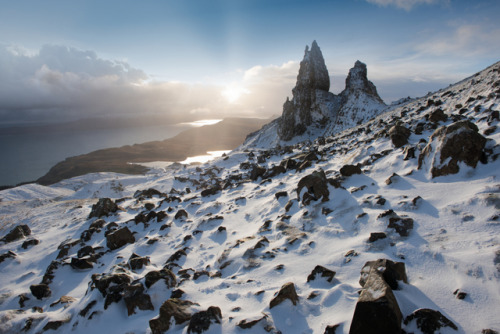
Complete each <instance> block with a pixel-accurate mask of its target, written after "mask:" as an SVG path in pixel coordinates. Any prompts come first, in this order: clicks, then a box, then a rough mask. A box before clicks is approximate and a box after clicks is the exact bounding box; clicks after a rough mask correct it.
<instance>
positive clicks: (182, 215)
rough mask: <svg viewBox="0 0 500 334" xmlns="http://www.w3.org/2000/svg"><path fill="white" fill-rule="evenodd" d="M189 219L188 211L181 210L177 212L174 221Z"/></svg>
mask: <svg viewBox="0 0 500 334" xmlns="http://www.w3.org/2000/svg"><path fill="white" fill-rule="evenodd" d="M187 217H188V213H187V212H186V210H184V209H180V210H179V211H177V213H176V214H175V217H174V219H181V218H187Z"/></svg>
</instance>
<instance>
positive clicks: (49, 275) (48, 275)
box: [42, 261, 60, 284]
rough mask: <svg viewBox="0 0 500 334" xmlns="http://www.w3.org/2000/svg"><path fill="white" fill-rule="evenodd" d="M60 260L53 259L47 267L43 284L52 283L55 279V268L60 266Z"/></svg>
mask: <svg viewBox="0 0 500 334" xmlns="http://www.w3.org/2000/svg"><path fill="white" fill-rule="evenodd" d="M59 264H60V263H59V262H58V261H52V262H51V263H50V264H49V266H48V267H47V269H45V274H44V275H43V277H42V283H43V284H50V283H52V280H53V279H54V270H56V269H57V268H58V267H59Z"/></svg>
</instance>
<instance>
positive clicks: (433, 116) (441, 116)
mask: <svg viewBox="0 0 500 334" xmlns="http://www.w3.org/2000/svg"><path fill="white" fill-rule="evenodd" d="M446 120H448V116H447V115H446V114H445V113H444V111H443V109H441V108H439V109H436V110H434V111H433V112H431V113H430V114H429V121H431V122H433V123H437V122H446Z"/></svg>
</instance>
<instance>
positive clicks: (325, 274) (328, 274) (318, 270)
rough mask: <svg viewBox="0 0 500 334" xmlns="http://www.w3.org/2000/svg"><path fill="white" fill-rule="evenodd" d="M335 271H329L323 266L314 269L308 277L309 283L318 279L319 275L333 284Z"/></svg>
mask: <svg viewBox="0 0 500 334" xmlns="http://www.w3.org/2000/svg"><path fill="white" fill-rule="evenodd" d="M335 274H336V273H335V271H333V270H330V269H327V268H325V267H323V266H320V265H317V266H316V267H314V269H313V271H312V272H311V273H310V274H309V276H307V281H308V282H310V281H313V280H315V279H316V276H317V275H321V277H326V280H327V281H328V282H332V280H333V278H334V277H335Z"/></svg>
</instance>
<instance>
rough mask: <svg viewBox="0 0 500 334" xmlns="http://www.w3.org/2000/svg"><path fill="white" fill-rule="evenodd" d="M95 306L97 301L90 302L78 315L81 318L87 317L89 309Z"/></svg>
mask: <svg viewBox="0 0 500 334" xmlns="http://www.w3.org/2000/svg"><path fill="white" fill-rule="evenodd" d="M95 304H97V300H93V301H91V302H90V303H88V304H87V306H85V307H84V308H83V309H82V310H81V311H80V313H78V314H79V315H80V316H81V317H85V316H87V313H88V312H89V311H90V309H91V308H92V307H94V306H95Z"/></svg>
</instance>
